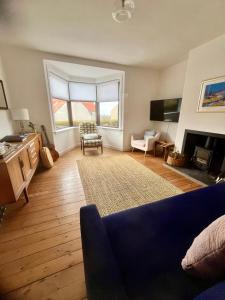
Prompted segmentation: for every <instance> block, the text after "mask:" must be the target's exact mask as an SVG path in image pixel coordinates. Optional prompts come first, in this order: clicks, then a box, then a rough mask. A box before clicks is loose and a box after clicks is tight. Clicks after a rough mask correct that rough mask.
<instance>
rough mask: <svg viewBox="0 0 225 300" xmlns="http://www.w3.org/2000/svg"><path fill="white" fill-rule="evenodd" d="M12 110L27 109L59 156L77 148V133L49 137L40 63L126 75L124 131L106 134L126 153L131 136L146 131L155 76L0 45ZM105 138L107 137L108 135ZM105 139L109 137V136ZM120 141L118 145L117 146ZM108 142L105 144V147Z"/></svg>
mask: <svg viewBox="0 0 225 300" xmlns="http://www.w3.org/2000/svg"><path fill="white" fill-rule="evenodd" d="M0 53H1V56H2V63H3V67H4V70H5V73H6V75H7V81H8V87H9V91H10V96H11V101H12V106H14V107H26V108H28V109H29V112H30V118H31V121H33V122H34V123H36V124H39V125H40V124H44V125H45V126H46V127H47V131H48V133H49V134H50V137H51V139H52V140H53V139H54V142H55V144H56V148H57V149H58V150H59V151H60V152H64V151H66V150H69V149H71V148H72V147H74V146H76V145H78V144H79V133H78V130H77V129H69V130H67V131H64V132H61V133H52V128H51V120H50V111H49V105H48V97H47V89H46V83H45V75H44V65H43V60H44V59H47V60H56V61H57V60H58V61H65V62H72V63H78V64H84V65H90V66H97V67H103V68H111V69H116V70H121V71H125V78H126V83H125V102H124V107H125V115H124V129H123V131H117V132H116V131H115V130H110V129H105V130H108V132H109V135H111V137H112V139H111V141H112V143H113V145H111V146H112V147H116V148H120V149H128V148H129V146H130V135H131V134H132V133H133V132H140V131H143V130H144V129H145V128H148V127H149V100H150V99H151V98H154V97H156V90H157V82H158V72H157V71H153V70H149V69H143V68H136V67H128V66H123V65H116V64H110V63H103V62H97V61H92V60H86V59H80V58H75V57H68V56H63V55H56V54H51V53H45V52H40V51H36V50H29V49H24V48H20V47H13V46H5V45H0ZM107 135H108V134H107ZM109 135H108V136H109ZM117 141H119V145H118V143H117ZM107 143H108V141H107V140H106V141H105V144H107Z"/></svg>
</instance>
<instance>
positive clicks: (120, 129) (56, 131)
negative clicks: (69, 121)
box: [53, 126, 123, 134]
mask: <svg viewBox="0 0 225 300" xmlns="http://www.w3.org/2000/svg"><path fill="white" fill-rule="evenodd" d="M97 128H98V129H106V130H115V131H123V129H122V128H115V127H104V126H97ZM71 129H79V126H71V127H66V128H62V129H57V130H54V131H53V133H54V134H60V133H62V132H65V131H68V130H71Z"/></svg>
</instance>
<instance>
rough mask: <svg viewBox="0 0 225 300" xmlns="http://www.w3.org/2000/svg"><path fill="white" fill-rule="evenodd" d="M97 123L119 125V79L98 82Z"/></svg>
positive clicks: (107, 125) (116, 126)
mask: <svg viewBox="0 0 225 300" xmlns="http://www.w3.org/2000/svg"><path fill="white" fill-rule="evenodd" d="M97 101H98V103H99V125H100V126H104V127H113V128H118V127H119V80H113V81H108V82H104V83H100V84H98V86H97Z"/></svg>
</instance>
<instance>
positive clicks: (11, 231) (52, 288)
mask: <svg viewBox="0 0 225 300" xmlns="http://www.w3.org/2000/svg"><path fill="white" fill-rule="evenodd" d="M90 153H92V154H89V155H94V153H93V152H90ZM118 153H120V154H121V152H118V151H114V150H109V149H105V150H104V156H111V155H116V154H118ZM129 155H131V156H132V157H133V158H135V159H136V160H138V161H139V162H140V163H142V164H144V165H146V166H147V167H149V168H151V169H152V170H153V171H155V172H156V173H158V174H159V175H161V176H162V177H164V178H166V179H167V180H169V181H170V182H171V183H172V184H174V185H175V186H177V187H179V188H181V189H182V190H183V191H190V190H193V189H196V188H199V187H200V185H199V184H196V183H194V182H192V181H190V180H189V179H187V178H184V177H183V176H181V175H179V174H177V173H175V172H173V171H171V170H169V169H167V168H165V167H164V166H163V163H164V162H163V160H162V159H161V158H155V157H152V156H148V157H146V158H144V156H143V153H141V152H134V153H129ZM81 158H82V155H81V153H80V149H75V150H73V151H71V152H69V153H67V154H66V155H64V156H63V157H61V158H60V159H59V160H58V161H57V162H56V164H55V166H54V168H52V169H50V170H47V171H46V170H45V171H40V172H38V173H37V175H35V176H34V178H33V180H32V182H31V184H30V187H29V193H30V198H31V201H30V203H29V204H27V205H24V201H23V199H21V200H20V201H18V202H17V203H16V204H15V205H10V207H9V208H8V214H7V217H6V218H5V221H4V223H3V225H2V227H1V229H0V294H1V295H2V298H1V299H4V300H5V299H6V300H7V299H11V300H17V299H20V300H47V299H48V300H56V299H57V300H59V299H60V300H61V299H62V300H76V299H79V300H80V299H84V298H85V297H86V291H85V283H84V271H83V263H82V250H81V240H80V228H79V209H80V207H81V206H83V205H85V197H84V192H83V188H82V184H81V180H80V177H79V173H78V169H77V165H76V160H77V159H81Z"/></svg>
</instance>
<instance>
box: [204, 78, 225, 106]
mask: <svg viewBox="0 0 225 300" xmlns="http://www.w3.org/2000/svg"><path fill="white" fill-rule="evenodd" d="M198 112H225V77H220V78H215V79H210V80H206V81H203V82H202V84H201V92H200V97H199V102H198Z"/></svg>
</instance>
